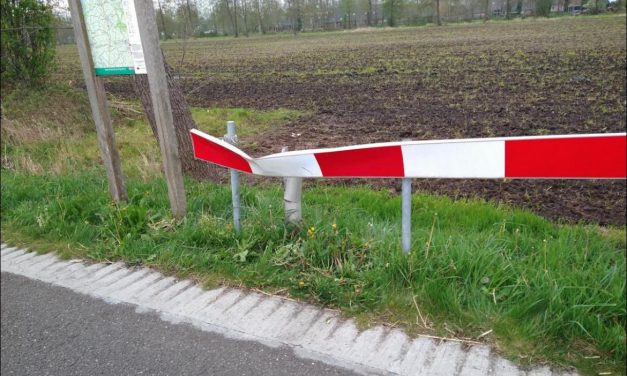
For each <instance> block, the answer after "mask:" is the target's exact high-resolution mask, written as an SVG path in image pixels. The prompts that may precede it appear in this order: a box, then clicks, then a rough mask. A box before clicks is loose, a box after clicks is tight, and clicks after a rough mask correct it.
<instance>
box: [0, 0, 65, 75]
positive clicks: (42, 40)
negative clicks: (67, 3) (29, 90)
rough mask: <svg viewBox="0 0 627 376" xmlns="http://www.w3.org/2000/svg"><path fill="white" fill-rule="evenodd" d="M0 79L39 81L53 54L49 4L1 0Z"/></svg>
mask: <svg viewBox="0 0 627 376" xmlns="http://www.w3.org/2000/svg"><path fill="white" fill-rule="evenodd" d="M0 4H1V9H2V10H1V17H0V29H1V30H2V42H1V43H0V45H1V46H0V47H1V48H0V49H1V55H2V64H1V66H2V68H1V75H2V78H3V79H6V80H9V81H12V82H16V83H24V84H28V85H31V86H33V85H38V84H40V83H41V82H43V80H44V79H45V78H46V77H47V76H48V74H49V72H50V67H51V65H52V62H53V59H54V54H55V34H54V28H53V25H54V15H53V13H52V7H51V6H48V5H46V4H44V3H43V2H41V1H38V0H0Z"/></svg>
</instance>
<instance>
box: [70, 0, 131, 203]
mask: <svg viewBox="0 0 627 376" xmlns="http://www.w3.org/2000/svg"><path fill="white" fill-rule="evenodd" d="M69 3H70V12H71V14H72V24H73V25H74V38H75V39H76V45H77V47H78V55H79V57H80V60H81V67H82V68H83V76H84V77H85V86H86V87H87V95H88V96H89V104H90V105H91V112H92V115H93V117H94V122H95V123H96V133H97V134H98V143H99V144H100V155H101V157H102V161H103V163H104V165H105V170H106V171H107V179H108V180H109V192H110V193H111V197H113V200H114V201H126V199H127V194H126V186H125V184H124V176H123V175H122V167H121V165H120V155H119V153H118V149H117V147H116V144H115V133H114V132H113V125H112V124H111V117H110V116H109V106H108V104H107V96H106V93H105V88H104V82H103V81H102V78H100V77H97V76H96V71H95V69H94V62H93V60H92V56H91V52H90V47H89V39H87V29H86V28H85V19H84V18H83V9H82V6H81V2H80V0H69Z"/></svg>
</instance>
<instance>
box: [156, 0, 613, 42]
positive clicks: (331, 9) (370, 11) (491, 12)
mask: <svg viewBox="0 0 627 376" xmlns="http://www.w3.org/2000/svg"><path fill="white" fill-rule="evenodd" d="M582 1H583V4H582ZM624 2H625V0H618V2H616V3H609V2H608V0H155V6H156V7H157V12H158V14H157V21H158V23H159V25H158V26H159V29H160V32H161V36H162V37H163V38H165V39H167V38H180V37H186V36H192V35H195V36H203V35H217V34H229V35H235V36H239V35H248V34H249V33H261V34H264V33H266V32H275V31H287V30H289V31H294V32H298V31H318V30H333V29H350V28H356V27H367V26H381V25H388V26H397V25H420V24H426V23H437V24H441V22H442V21H462V20H472V19H489V18H492V17H505V18H512V17H515V16H522V17H524V16H549V14H550V13H564V12H571V11H572V9H573V7H586V8H588V9H589V10H590V11H591V12H592V13H595V12H600V11H603V10H605V9H606V8H607V7H608V5H610V4H615V5H614V6H616V7H624ZM577 9H578V8H577Z"/></svg>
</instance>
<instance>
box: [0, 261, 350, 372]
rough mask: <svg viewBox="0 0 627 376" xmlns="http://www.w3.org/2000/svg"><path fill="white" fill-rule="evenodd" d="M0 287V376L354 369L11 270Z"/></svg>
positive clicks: (3, 277) (334, 370)
mask: <svg viewBox="0 0 627 376" xmlns="http://www.w3.org/2000/svg"><path fill="white" fill-rule="evenodd" d="M1 293H2V295H1V311H2V316H1V317H2V323H1V327H2V339H1V342H2V348H1V356H2V359H1V360H2V362H1V366H0V370H1V371H0V372H1V374H2V375H3V376H8V375H68V376H69V375H116V376H117V375H290V376H294V375H354V373H351V372H349V371H347V370H344V369H338V368H334V367H332V366H329V365H326V364H323V363H319V362H314V361H312V360H307V359H301V358H298V357H296V356H295V355H294V354H293V352H292V351H291V350H290V349H285V348H270V347H266V346H264V345H261V344H258V343H255V342H248V341H238V340H232V339H227V338H225V337H223V336H222V335H219V334H214V333H210V332H204V331H200V330H197V329H195V328H193V327H192V326H190V325H186V324H176V325H175V324H171V323H168V322H165V321H162V320H161V319H160V318H159V317H158V316H157V315H155V314H151V313H142V314H139V313H136V312H135V308H134V307H133V306H131V305H125V304H116V305H112V304H108V303H106V302H104V301H101V300H98V299H95V298H92V297H89V296H87V295H82V294H78V293H75V292H73V291H70V290H67V289H65V288H61V287H56V286H52V285H49V284H46V283H43V282H38V281H34V280H31V279H27V278H24V277H21V276H17V275H14V274H9V273H2V279H1Z"/></svg>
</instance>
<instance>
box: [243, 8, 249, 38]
mask: <svg viewBox="0 0 627 376" xmlns="http://www.w3.org/2000/svg"><path fill="white" fill-rule="evenodd" d="M243 3H244V5H243V9H242V11H243V13H242V14H243V15H244V35H245V36H248V17H247V14H248V6H247V2H246V0H243Z"/></svg>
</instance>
